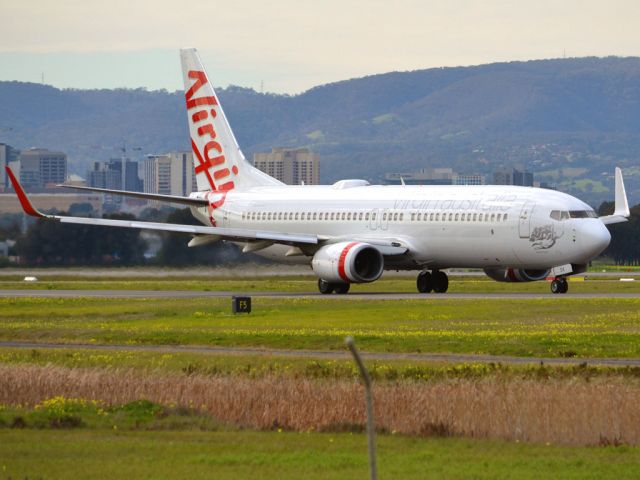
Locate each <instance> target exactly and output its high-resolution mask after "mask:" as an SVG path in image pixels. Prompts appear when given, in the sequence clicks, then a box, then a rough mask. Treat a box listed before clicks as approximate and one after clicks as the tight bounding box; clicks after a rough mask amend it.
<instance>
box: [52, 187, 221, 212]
mask: <svg viewBox="0 0 640 480" xmlns="http://www.w3.org/2000/svg"><path fill="white" fill-rule="evenodd" d="M56 186H57V187H64V188H73V189H75V190H86V191H89V192H99V193H108V194H110V195H122V196H124V197H133V198H142V199H144V200H157V201H159V202H168V203H179V204H182V205H189V206H195V207H204V206H207V205H208V204H209V202H208V201H207V200H206V199H204V198H191V197H178V196H177V195H160V194H158V193H143V192H131V191H128V190H112V189H110V188H97V187H80V186H77V185H56Z"/></svg>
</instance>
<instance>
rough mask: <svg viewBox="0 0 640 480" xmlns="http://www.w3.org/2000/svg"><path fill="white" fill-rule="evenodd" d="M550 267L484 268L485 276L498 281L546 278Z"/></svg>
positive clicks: (523, 280)
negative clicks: (543, 268)
mask: <svg viewBox="0 0 640 480" xmlns="http://www.w3.org/2000/svg"><path fill="white" fill-rule="evenodd" d="M550 272H551V270H550V269H547V270H532V269H524V268H485V269H484V273H486V274H487V277H489V278H492V279H494V280H496V281H498V282H535V281H538V280H544V279H545V278H547V276H548V275H549V273H550Z"/></svg>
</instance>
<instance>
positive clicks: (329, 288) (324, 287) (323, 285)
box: [318, 278, 335, 295]
mask: <svg viewBox="0 0 640 480" xmlns="http://www.w3.org/2000/svg"><path fill="white" fill-rule="evenodd" d="M334 288H335V287H334V285H333V283H329V282H327V281H326V280H323V279H322V278H319V279H318V290H320V293H321V294H323V295H328V294H330V293H333V290H334Z"/></svg>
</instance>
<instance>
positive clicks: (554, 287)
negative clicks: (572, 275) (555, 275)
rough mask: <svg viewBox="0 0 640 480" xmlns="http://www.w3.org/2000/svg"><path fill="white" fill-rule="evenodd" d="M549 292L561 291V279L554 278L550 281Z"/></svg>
mask: <svg viewBox="0 0 640 480" xmlns="http://www.w3.org/2000/svg"><path fill="white" fill-rule="evenodd" d="M551 293H562V280H560V279H555V280H553V281H552V282H551Z"/></svg>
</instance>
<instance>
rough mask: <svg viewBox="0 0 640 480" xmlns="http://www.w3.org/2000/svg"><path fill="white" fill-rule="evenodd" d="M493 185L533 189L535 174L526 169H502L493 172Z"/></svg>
mask: <svg viewBox="0 0 640 480" xmlns="http://www.w3.org/2000/svg"><path fill="white" fill-rule="evenodd" d="M493 184H494V185H518V186H521V187H533V173H532V172H528V171H527V170H526V169H525V168H524V167H515V168H511V169H507V168H502V169H500V170H496V171H495V172H493Z"/></svg>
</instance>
